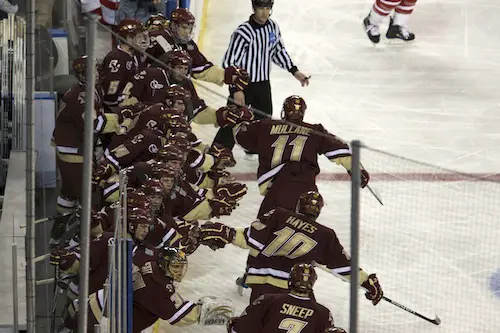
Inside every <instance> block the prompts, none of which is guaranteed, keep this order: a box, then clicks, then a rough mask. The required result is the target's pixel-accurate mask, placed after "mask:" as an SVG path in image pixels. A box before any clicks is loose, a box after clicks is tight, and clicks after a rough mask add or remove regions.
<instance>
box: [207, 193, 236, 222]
mask: <svg viewBox="0 0 500 333" xmlns="http://www.w3.org/2000/svg"><path fill="white" fill-rule="evenodd" d="M208 204H209V205H210V209H211V210H212V213H211V214H210V215H211V217H216V218H219V217H221V216H223V215H227V216H229V215H231V213H232V211H233V209H234V208H235V207H236V201H234V200H229V199H227V198H223V197H217V198H213V199H208Z"/></svg>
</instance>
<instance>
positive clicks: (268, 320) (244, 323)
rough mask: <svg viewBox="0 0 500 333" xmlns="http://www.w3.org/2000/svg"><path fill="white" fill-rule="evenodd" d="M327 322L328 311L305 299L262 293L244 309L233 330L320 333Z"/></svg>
mask: <svg viewBox="0 0 500 333" xmlns="http://www.w3.org/2000/svg"><path fill="white" fill-rule="evenodd" d="M245 317H247V318H245ZM259 319H260V320H259ZM330 320H331V316H330V311H329V310H328V309H327V308H326V307H324V306H323V305H321V304H319V303H317V302H316V301H314V300H312V299H310V298H309V297H303V296H298V295H294V294H291V293H290V294H266V295H262V296H261V297H260V298H258V299H257V300H256V301H255V302H254V303H253V304H252V306H250V307H249V308H247V313H246V314H245V315H243V316H241V317H240V318H239V320H238V321H237V322H236V324H235V326H234V327H233V330H234V332H237V333H247V332H248V333H250V332H260V333H283V332H286V331H288V332H301V333H323V332H324V330H325V329H326V328H327V327H328V326H329V323H330ZM260 325H262V326H261V327H257V326H260Z"/></svg>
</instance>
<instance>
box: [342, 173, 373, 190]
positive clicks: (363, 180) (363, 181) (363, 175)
mask: <svg viewBox="0 0 500 333" xmlns="http://www.w3.org/2000/svg"><path fill="white" fill-rule="evenodd" d="M347 173H348V174H349V176H351V177H352V172H351V171H350V170H349V171H347ZM369 181H370V174H369V173H368V171H366V170H365V169H361V188H365V187H366V185H368V182H369Z"/></svg>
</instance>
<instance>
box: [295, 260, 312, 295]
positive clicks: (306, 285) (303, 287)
mask: <svg viewBox="0 0 500 333" xmlns="http://www.w3.org/2000/svg"><path fill="white" fill-rule="evenodd" d="M317 278H318V276H317V275H316V271H315V270H314V267H313V265H311V264H295V265H294V266H293V267H292V270H291V271H290V277H289V278H288V288H289V289H290V291H292V292H298V293H301V294H309V293H310V292H311V291H312V290H313V286H314V283H315V282H316V280H317Z"/></svg>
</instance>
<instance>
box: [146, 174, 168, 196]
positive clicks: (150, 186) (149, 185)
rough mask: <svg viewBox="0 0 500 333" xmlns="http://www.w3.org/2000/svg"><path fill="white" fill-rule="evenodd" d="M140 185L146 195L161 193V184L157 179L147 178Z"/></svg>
mask: <svg viewBox="0 0 500 333" xmlns="http://www.w3.org/2000/svg"><path fill="white" fill-rule="evenodd" d="M141 187H142V190H143V191H144V193H145V194H146V195H147V196H152V195H163V185H162V184H161V182H160V181H159V180H158V179H154V178H148V179H146V180H145V181H144V182H143V183H142V184H141Z"/></svg>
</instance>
